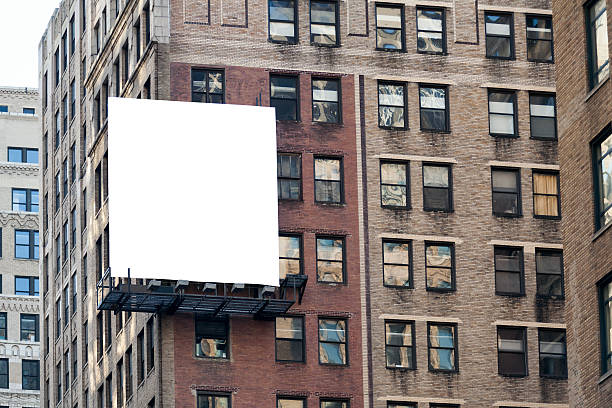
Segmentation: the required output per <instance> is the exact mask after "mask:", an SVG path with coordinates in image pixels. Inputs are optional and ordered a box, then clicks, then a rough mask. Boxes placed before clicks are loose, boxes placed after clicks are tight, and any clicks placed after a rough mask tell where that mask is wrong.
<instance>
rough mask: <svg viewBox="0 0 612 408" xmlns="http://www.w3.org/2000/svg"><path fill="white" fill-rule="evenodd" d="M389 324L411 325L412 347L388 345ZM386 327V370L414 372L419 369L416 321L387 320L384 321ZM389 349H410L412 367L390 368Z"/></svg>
mask: <svg viewBox="0 0 612 408" xmlns="http://www.w3.org/2000/svg"><path fill="white" fill-rule="evenodd" d="M388 323H391V324H393V323H395V324H404V325H410V326H411V327H410V331H411V334H410V335H411V340H412V345H410V346H397V345H392V344H388V343H387V324H388ZM384 325H385V368H386V369H387V370H402V371H403V370H406V371H413V370H416V369H417V356H416V337H415V336H416V329H415V321H414V320H394V319H389V320H385V321H384ZM388 347H397V348H400V349H401V348H410V354H411V358H412V367H396V366H389V365H388V359H387V348H388Z"/></svg>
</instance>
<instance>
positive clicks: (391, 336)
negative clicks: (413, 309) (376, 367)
mask: <svg viewBox="0 0 612 408" xmlns="http://www.w3.org/2000/svg"><path fill="white" fill-rule="evenodd" d="M413 339H414V323H413V322H396V321H393V322H385V355H386V361H387V368H409V369H415V368H416V352H415V348H414V341H413Z"/></svg>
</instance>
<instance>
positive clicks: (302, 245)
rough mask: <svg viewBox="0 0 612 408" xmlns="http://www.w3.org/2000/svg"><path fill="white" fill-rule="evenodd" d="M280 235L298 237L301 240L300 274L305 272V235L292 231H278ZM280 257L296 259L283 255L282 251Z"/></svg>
mask: <svg viewBox="0 0 612 408" xmlns="http://www.w3.org/2000/svg"><path fill="white" fill-rule="evenodd" d="M278 236H279V237H286V238H297V239H298V240H299V242H300V258H299V262H300V273H299V274H300V275H303V274H304V236H303V235H302V234H299V233H292V232H282V231H281V232H279V233H278ZM278 259H279V260H281V259H292V260H295V259H296V258H289V257H286V256H281V255H280V253H279V255H278Z"/></svg>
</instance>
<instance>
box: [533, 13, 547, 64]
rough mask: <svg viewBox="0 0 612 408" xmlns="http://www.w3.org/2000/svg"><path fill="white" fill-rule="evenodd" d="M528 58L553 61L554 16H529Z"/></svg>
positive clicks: (537, 60)
mask: <svg viewBox="0 0 612 408" xmlns="http://www.w3.org/2000/svg"><path fill="white" fill-rule="evenodd" d="M527 60H528V61H535V62H552V61H553V34H552V18H551V17H550V16H527Z"/></svg>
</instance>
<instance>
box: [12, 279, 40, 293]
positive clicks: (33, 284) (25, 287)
mask: <svg viewBox="0 0 612 408" xmlns="http://www.w3.org/2000/svg"><path fill="white" fill-rule="evenodd" d="M15 294H16V295H21V296H38V277H37V276H16V277H15Z"/></svg>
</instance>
